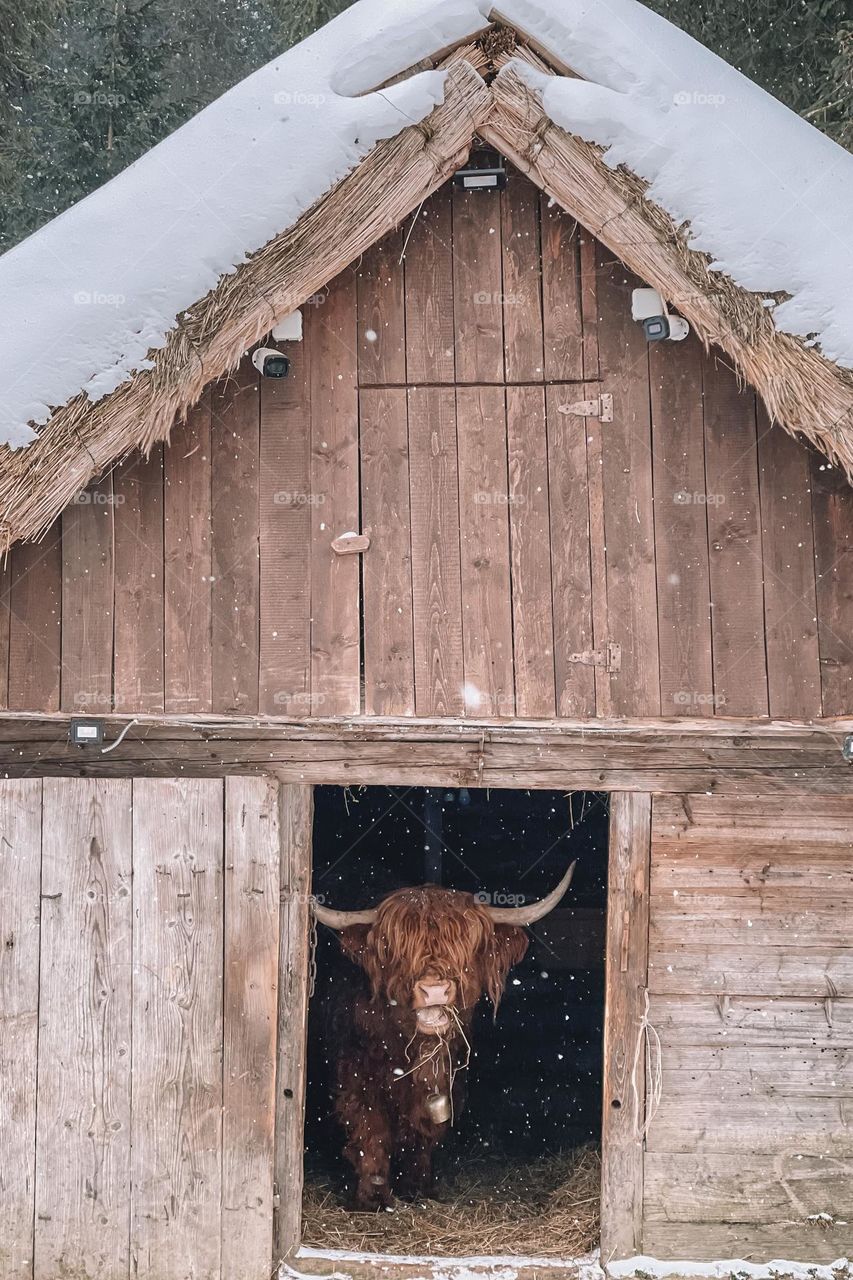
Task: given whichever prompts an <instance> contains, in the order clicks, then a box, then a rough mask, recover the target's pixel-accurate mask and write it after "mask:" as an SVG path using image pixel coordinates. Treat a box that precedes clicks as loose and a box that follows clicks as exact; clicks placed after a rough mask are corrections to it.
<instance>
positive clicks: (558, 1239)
mask: <svg viewBox="0 0 853 1280" xmlns="http://www.w3.org/2000/svg"><path fill="white" fill-rule="evenodd" d="M600 1180H601V1158H600V1153H599V1150H598V1148H597V1147H594V1146H588V1147H580V1148H578V1149H576V1150H573V1151H569V1152H564V1153H562V1154H559V1155H550V1156H544V1157H541V1158H539V1159H538V1160H533V1161H529V1162H523V1161H511V1160H508V1159H507V1157H506V1155H505V1154H501V1155H500V1157H498V1156H493V1157H486V1156H483V1155H480V1154H478V1155H476V1156H472V1157H471V1158H470V1159H468V1160H465V1161H463V1162H462V1163H461V1164H460V1165H459V1166H458V1168H457V1169H456V1171H455V1172H454V1173H453V1174H452V1175H451V1176H450V1177H448V1178H447V1179H446V1180H445V1181H444V1182H443V1183H441V1184H440V1186H439V1189H438V1196H439V1197H440V1198H439V1199H436V1200H427V1199H424V1198H421V1199H418V1200H417V1201H416V1202H415V1203H413V1204H408V1203H406V1202H405V1201H401V1200H397V1201H395V1205H394V1211H393V1213H388V1212H380V1213H354V1212H351V1211H349V1210H348V1209H346V1208H345V1207H344V1204H345V1201H344V1197H343V1195H342V1194H339V1193H338V1191H337V1190H335V1189H334V1187H333V1185H332V1182H331V1181H330V1179H328V1178H327V1177H324V1176H318V1175H317V1174H313V1175H312V1174H311V1173H310V1172H309V1173H308V1174H307V1175H306V1180H305V1195H304V1201H303V1242H304V1243H305V1244H307V1245H311V1246H313V1247H315V1248H320V1249H355V1250H359V1251H363V1252H372V1253H388V1254H409V1255H413V1254H414V1255H421V1256H422V1255H425V1254H437V1255H443V1256H445V1257H471V1256H474V1255H476V1256H478V1257H480V1256H490V1255H491V1256H498V1255H501V1256H502V1255H512V1254H515V1255H517V1256H527V1257H541V1258H576V1257H580V1256H582V1255H583V1254H585V1253H588V1252H589V1251H590V1250H591V1249H593V1248H594V1247H595V1246H596V1245H597V1243H598V1234H599V1208H600V1201H601V1191H600Z"/></svg>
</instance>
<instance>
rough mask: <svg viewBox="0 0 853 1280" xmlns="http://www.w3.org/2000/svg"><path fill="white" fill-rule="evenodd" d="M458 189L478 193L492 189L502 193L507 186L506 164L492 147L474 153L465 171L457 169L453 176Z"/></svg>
mask: <svg viewBox="0 0 853 1280" xmlns="http://www.w3.org/2000/svg"><path fill="white" fill-rule="evenodd" d="M453 181H454V182H455V183H456V186H457V187H462V189H463V190H464V191H476V190H478V189H479V190H482V189H483V188H489V187H491V188H492V189H493V190H497V191H502V190H503V188H504V187H505V186H506V169H505V168H504V162H503V160H502V158H501V157H500V156H499V155H498V153H497V151H494V150H493V149H492V148H491V147H483V148H481V149H479V150H477V151H474V152H472V154H471V156H470V158H469V160H468V163H467V164H466V166H465V168H464V169H457V171H456V173H455V174H454V175H453Z"/></svg>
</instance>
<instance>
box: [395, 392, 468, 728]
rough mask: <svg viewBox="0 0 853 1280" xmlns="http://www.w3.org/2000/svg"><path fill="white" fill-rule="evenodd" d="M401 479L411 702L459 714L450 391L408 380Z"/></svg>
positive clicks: (421, 711) (432, 711) (425, 711)
mask: <svg viewBox="0 0 853 1280" xmlns="http://www.w3.org/2000/svg"><path fill="white" fill-rule="evenodd" d="M408 401H409V481H410V490H411V511H412V591H413V599H414V627H415V640H414V643H415V707H416V713H417V715H419V716H426V715H460V714H461V713H462V711H463V708H464V701H463V693H462V685H463V679H464V677H463V668H462V585H461V565H460V553H459V536H458V532H456V531H457V530H458V528H459V488H458V471H457V456H456V397H455V395H454V393H453V391H452V390H448V389H444V388H438V387H435V388H432V387H411V388H410V389H409V395H408Z"/></svg>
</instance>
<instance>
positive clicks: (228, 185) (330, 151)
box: [0, 0, 853, 459]
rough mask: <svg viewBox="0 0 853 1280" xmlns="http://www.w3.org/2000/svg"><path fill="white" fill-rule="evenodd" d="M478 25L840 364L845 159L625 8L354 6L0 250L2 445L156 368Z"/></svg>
mask: <svg viewBox="0 0 853 1280" xmlns="http://www.w3.org/2000/svg"><path fill="white" fill-rule="evenodd" d="M490 21H499V22H502V23H504V24H506V25H508V26H510V27H512V28H514V29H515V31H516V32H517V33H518V34H519V36H520V37H521V38H522V39H526V40H529V41H530V43H531V44H532V45H533V47H534V48H537V49H538V50H539V51H541V52H542V54H543V55H544V57H545V58H546V59H547V60H548V61H549V62H550V64H551V66H552V67H556V68H565V69H566V70H570V71H571V72H573V73H574V75H573V76H563V75H548V76H547V77H546V76H542V75H541V74H540V73H538V72H537V71H535V70H534V69H533V68H531V67H530V66H529V65H524V64H522V63H518V65H517V66H516V70H517V71H519V73H523V75H524V77H525V79H526V81H527V83H528V84H529V85H532V86H533V87H534V88H535V89H536V91H537V93H538V94H539V95H541V101H542V105H543V107H544V110H545V112H546V113H547V115H548V116H550V118H551V119H552V120H553V121H554V123H555V124H557V125H559V126H560V127H561V128H562V129H564V130H566V131H567V132H569V133H571V134H574V135H576V136H579V137H581V138H583V139H586V140H587V141H589V142H593V143H596V144H599V145H600V146H602V147H604V148H606V151H605V160H606V162H607V163H609V164H610V165H614V166H615V165H617V164H624V165H625V166H627V167H628V168H629V169H630V170H631V171H632V172H633V173H634V174H636V175H637V176H638V177H639V178H641V179H643V180H644V181H645V182H646V183H648V192H647V194H648V196H649V198H650V199H651V200H652V201H654V202H655V203H656V204H657V205H658V206H659V207H660V208H661V209H662V210H664V211H665V212H666V213H667V214H668V215H670V217H671V218H672V219H673V221H674V222H675V223H676V224H681V223H684V222H688V223H689V225H690V235H691V239H690V245H691V247H693V248H694V249H697V250H701V251H702V252H703V253H705V254H708V255H710V257H711V258H712V259H713V265H714V267H715V268H717V269H718V270H719V271H721V272H724V273H726V274H727V275H728V276H729V277H730V278H731V280H732V281H734V282H735V284H737V285H739V286H742V288H743V289H745V290H750V291H753V292H755V293H758V294H759V295H761V296H762V297H763V298H765V299H766V306H767V308H768V311H769V312H770V313H771V314H772V316H773V320H774V322H775V325H776V327H777V329H778V330H779V331H780V332H782V333H786V334H790V335H795V336H796V337H797V338H798V339H799V340H802V341H803V342H804V343H807V344H811V345H815V344H816V345H817V346H818V348H819V350H820V352H821V353H822V354H823V356H825V357H826V358H827V359H828V360H829V361H833V362H836V363H837V365H840V366H842V367H843V369H842V371H843V375H844V377H845V378H846V377H847V370H850V369H853V231H851V228H853V156H851V155H850V154H849V153H848V152H847V151H845V150H844V149H843V148H841V147H840V146H838V145H837V144H835V143H834V142H832V141H831V140H830V139H828V138H826V137H825V136H824V135H822V134H821V133H820V132H819V131H818V130H816V129H814V128H813V127H812V126H810V125H809V124H807V123H806V122H804V121H803V120H801V119H800V118H799V117H798V116H796V115H795V114H794V113H793V112H791V111H789V110H788V109H787V108H786V107H785V106H783V105H782V104H781V103H779V102H777V101H776V100H775V99H774V98H772V97H770V96H769V95H768V94H766V93H765V92H764V91H763V90H762V89H760V88H759V87H758V86H757V85H755V84H753V83H752V82H750V81H749V80H747V79H746V78H745V77H744V76H742V75H741V74H740V73H739V72H737V71H735V70H734V69H733V68H731V67H729V66H728V65H727V64H726V63H725V62H723V61H722V60H721V59H720V58H718V57H717V56H716V55H715V54H713V53H711V52H709V51H708V50H707V49H705V48H703V47H702V46H701V45H699V44H698V43H696V41H694V40H693V39H692V38H691V37H690V36H688V35H686V34H685V33H684V32H682V31H681V30H679V29H677V28H676V27H674V26H673V25H672V24H671V23H669V22H667V21H666V20H665V19H663V18H661V17H660V16H658V15H657V14H654V13H652V12H651V11H650V10H648V9H646V8H645V7H644V6H643V5H641V4H639V3H637V0H501V3H500V7H499V9H495V8H493V7H492V5H491V3H490V0H358V2H357V3H356V4H354V5H352V7H351V8H349V9H347V10H345V11H344V13H342V14H341V15H340V16H339V17H337V18H335V19H334V20H333V21H332V22H330V23H329V24H328V25H327V26H325V27H323V28H322V29H321V30H320V31H318V32H316V33H315V34H314V35H312V36H310V37H309V38H308V39H307V40H305V41H303V42H302V43H301V44H299V45H297V46H295V47H294V48H293V49H291V50H289V51H288V52H286V53H284V54H282V55H280V56H279V57H277V58H276V59H274V60H273V61H272V62H270V63H269V64H268V65H267V66H266V67H264V68H262V69H261V70H259V71H257V72H255V73H254V74H253V75H251V76H249V77H248V78H247V79H246V80H244V81H243V82H242V83H240V84H239V85H237V86H236V87H235V88H234V89H232V90H230V91H229V92H228V93H226V94H225V95H223V96H222V97H221V98H220V99H218V100H217V101H216V102H214V103H213V104H212V105H211V106H209V107H207V108H206V109H205V110H204V111H202V112H200V113H199V114H198V115H197V116H196V117H194V119H192V120H191V121H189V122H188V123H187V124H186V125H184V126H183V127H182V128H180V129H178V130H177V131H176V132H175V133H173V134H172V135H171V136H170V137H168V138H167V139H165V141H163V142H162V143H160V144H159V145H158V146H157V147H155V148H154V149H153V150H152V151H150V152H149V153H147V154H146V155H145V156H143V157H142V158H141V159H140V160H138V161H137V162H136V163H135V164H133V165H131V166H130V167H129V168H128V169H127V170H125V171H124V172H123V173H121V174H120V175H118V176H117V177H116V178H114V179H113V180H112V181H111V182H109V183H107V184H106V185H105V186H104V187H102V188H101V189H100V190H98V191H96V192H94V193H93V194H92V195H90V196H89V197H87V198H86V199H85V200H82V201H81V202H80V203H79V204H77V205H75V206H74V207H73V208H71V209H69V210H68V211H67V212H65V213H64V214H62V215H60V217H58V218H56V219H54V220H53V221H52V222H51V223H49V224H48V225H47V226H45V227H43V228H42V229H41V230H40V231H38V232H36V233H35V235H33V236H30V237H29V238H28V239H27V240H25V241H24V242H23V243H22V244H20V245H18V246H17V247H16V248H14V249H12V250H11V251H10V252H9V253H7V254H6V255H5V256H4V257H2V258H0V350H2V353H3V359H2V368H0V440H7V441H8V442H9V443H10V444H12V445H22V444H25V443H27V442H28V441H31V440H33V439H34V438H35V435H36V434H39V433H34V432H33V430H32V425H33V424H35V425H36V426H40V425H42V424H45V423H48V422H49V421H50V420H51V418H52V416H53V417H55V413H56V411H57V410H59V409H61V407H62V406H64V405H66V404H68V402H69V401H72V400H73V399H74V398H75V397H79V396H80V394H81V393H83V394H84V395H85V396H87V397H88V398H89V400H90V401H91V402H92V403H96V402H98V401H103V398H104V397H109V396H110V395H111V394H112V393H114V392H115V391H116V389H117V388H122V387H123V386H126V385H127V382H128V380H130V379H132V378H133V375H134V374H135V373H138V372H140V371H142V370H145V369H149V368H151V367H152V365H153V366H154V367H155V369H156V366H157V352H158V351H161V350H162V349H163V348H164V347H165V346H166V344H167V342H168V341H169V340H170V335H174V333H175V332H176V330H179V329H180V326H181V322H182V316H183V313H184V312H186V311H187V310H188V309H189V308H191V307H193V305H194V304H195V303H197V302H198V300H199V299H201V298H203V297H205V296H206V295H207V294H208V293H209V291H211V290H213V289H215V288H216V287H217V283H218V282H220V283H221V281H222V278H223V277H224V276H227V275H228V274H229V273H233V272H235V271H239V269H240V267H241V264H243V263H244V262H245V261H246V259H247V257H249V256H250V255H252V254H254V253H256V251H258V250H260V249H261V248H262V246H264V245H267V244H268V243H269V242H270V241H271V240H272V239H273V237H275V236H277V235H280V234H281V233H282V232H283V231H284V230H286V229H287V228H290V227H292V226H294V225H295V224H297V223H298V221H299V219H300V217H301V215H303V214H304V213H305V212H306V210H308V209H309V208H311V207H312V206H314V205H315V203H316V202H317V201H318V200H320V199H321V198H322V197H324V196H325V195H326V194H327V193H329V192H330V191H331V190H332V188H333V187H335V184H337V183H338V182H339V181H340V180H341V179H342V178H343V177H344V176H345V175H346V174H348V173H351V172H352V171H353V170H355V169H356V168H357V167H358V166H359V164H360V162H361V161H363V160H364V158H365V157H366V156H367V155H368V153H369V152H370V151H371V149H372V148H374V146H375V145H376V143H377V141H378V140H379V139H383V138H391V137H394V136H396V135H398V134H400V133H401V132H403V131H405V130H406V129H408V128H409V127H410V126H411V125H413V124H417V123H418V122H420V121H422V120H423V119H425V117H426V116H427V115H429V114H430V112H431V111H432V110H433V108H434V107H435V106H436V104H437V103H440V102H441V101H442V99H443V94H444V92H445V84H446V82H445V76H446V74H447V72H446V71H445V70H441V69H434V70H427V71H420V72H416V73H414V74H412V75H410V76H409V77H408V78H404V79H401V80H398V81H397V82H396V83H394V84H393V85H390V86H388V82H389V81H392V80H394V79H395V78H396V77H398V76H400V75H401V74H402V73H403V72H405V71H407V70H408V69H409V68H411V67H413V66H415V65H417V64H418V63H420V62H422V61H423V60H425V59H433V60H436V59H437V56H438V55H439V54H441V53H442V52H444V51H446V50H447V49H448V48H450V47H452V46H454V45H457V44H459V43H460V42H462V41H464V40H466V39H468V38H469V37H472V36H474V35H476V34H477V33H478V32H481V31H483V29H484V28H485V27H486V26H487V25H488V24H489V22H490ZM512 65H513V64H511V66H512ZM578 77H580V78H578ZM382 85H386V87H384V88H377V86H382ZM842 371H839V372H842ZM211 376H215V375H214V374H211ZM850 385H851V388H853V381H851V383H850ZM789 425H790V424H789ZM27 452H29V450H28V451H27ZM6 457H7V459H8V457H9V455H8V454H7V455H6Z"/></svg>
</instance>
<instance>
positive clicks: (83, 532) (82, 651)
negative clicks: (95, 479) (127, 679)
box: [61, 476, 113, 715]
mask: <svg viewBox="0 0 853 1280" xmlns="http://www.w3.org/2000/svg"><path fill="white" fill-rule="evenodd" d="M112 695H113V486H112V478H111V477H110V476H108V477H107V478H106V479H105V480H101V481H100V482H99V483H98V484H92V485H90V486H89V488H88V489H86V490H84V492H83V493H81V494H80V495H79V497H78V498H77V499H76V500H75V501H74V502H72V503H71V505H70V506H68V507H66V509H65V511H64V512H63V515H62V697H61V706H62V709H63V711H77V712H84V713H85V712H88V713H89V714H90V715H97V714H103V713H104V712H106V711H109V710H110V709H111V707H112Z"/></svg>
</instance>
